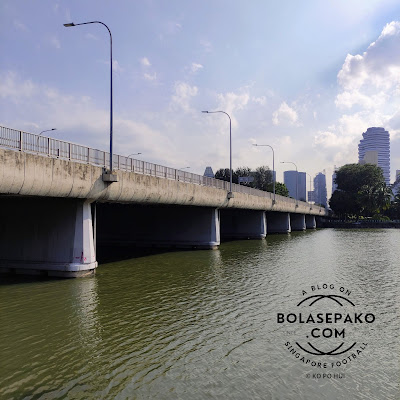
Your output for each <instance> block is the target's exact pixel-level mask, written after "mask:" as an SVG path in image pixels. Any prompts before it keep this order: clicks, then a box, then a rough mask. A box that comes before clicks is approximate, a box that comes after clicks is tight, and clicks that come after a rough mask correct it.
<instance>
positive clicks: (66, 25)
mask: <svg viewBox="0 0 400 400" xmlns="http://www.w3.org/2000/svg"><path fill="white" fill-rule="evenodd" d="M64 26H65V27H66V28H69V27H70V26H75V24H74V23H73V22H70V23H69V24H64Z"/></svg>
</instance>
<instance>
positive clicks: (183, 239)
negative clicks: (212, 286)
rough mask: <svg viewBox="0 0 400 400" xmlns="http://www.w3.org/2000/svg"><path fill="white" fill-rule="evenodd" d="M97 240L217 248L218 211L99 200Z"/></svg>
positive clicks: (140, 245) (218, 237) (125, 243)
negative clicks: (102, 201) (102, 202)
mask: <svg viewBox="0 0 400 400" xmlns="http://www.w3.org/2000/svg"><path fill="white" fill-rule="evenodd" d="M97 241H98V244H99V246H100V245H107V246H125V247H129V246H139V247H176V248H197V249H215V248H217V247H218V246H219V244H220V224H219V210H217V209H216V208H209V207H189V206H186V207H182V206H181V207H179V206H163V205H159V206H145V205H136V204H115V203H109V204H107V203H104V204H101V203H100V204H97Z"/></svg>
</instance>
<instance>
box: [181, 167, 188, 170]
mask: <svg viewBox="0 0 400 400" xmlns="http://www.w3.org/2000/svg"><path fill="white" fill-rule="evenodd" d="M189 168H190V167H182V168H179V169H180V170H182V169H189Z"/></svg>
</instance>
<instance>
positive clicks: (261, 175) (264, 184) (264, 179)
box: [254, 165, 274, 191]
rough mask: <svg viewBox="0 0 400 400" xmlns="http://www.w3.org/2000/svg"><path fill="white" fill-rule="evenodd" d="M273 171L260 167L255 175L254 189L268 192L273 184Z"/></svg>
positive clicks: (264, 166) (263, 166)
mask: <svg viewBox="0 0 400 400" xmlns="http://www.w3.org/2000/svg"><path fill="white" fill-rule="evenodd" d="M273 179H274V178H273V174H272V171H271V170H270V169H269V167H267V166H266V165H262V166H261V167H258V168H257V169H256V171H255V173H254V187H255V188H256V189H260V190H264V191H267V190H268V186H269V185H271V184H272V183H273Z"/></svg>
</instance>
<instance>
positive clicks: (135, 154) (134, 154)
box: [126, 153, 142, 158]
mask: <svg viewBox="0 0 400 400" xmlns="http://www.w3.org/2000/svg"><path fill="white" fill-rule="evenodd" d="M139 154H142V153H132V154H129V156H126V158H129V157H130V156H138V155H139Z"/></svg>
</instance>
